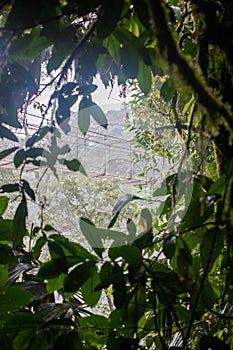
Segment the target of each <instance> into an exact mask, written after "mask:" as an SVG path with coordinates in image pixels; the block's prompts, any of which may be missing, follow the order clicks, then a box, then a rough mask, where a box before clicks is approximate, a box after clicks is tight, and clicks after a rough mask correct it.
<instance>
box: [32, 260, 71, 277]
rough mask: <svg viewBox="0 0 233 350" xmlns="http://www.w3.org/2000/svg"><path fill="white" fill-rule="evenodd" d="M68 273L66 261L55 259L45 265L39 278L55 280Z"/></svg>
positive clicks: (39, 273)
mask: <svg viewBox="0 0 233 350" xmlns="http://www.w3.org/2000/svg"><path fill="white" fill-rule="evenodd" d="M65 272H67V264H66V260H65V259H63V258H61V259H54V260H50V261H48V262H45V263H43V264H42V265H41V266H40V269H39V271H38V277H39V278H43V279H50V278H55V277H58V276H59V275H61V274H62V273H65Z"/></svg>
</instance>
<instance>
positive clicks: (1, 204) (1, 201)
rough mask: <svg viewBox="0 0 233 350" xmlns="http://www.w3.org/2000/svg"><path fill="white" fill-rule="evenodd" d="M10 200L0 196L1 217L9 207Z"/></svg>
mask: <svg viewBox="0 0 233 350" xmlns="http://www.w3.org/2000/svg"><path fill="white" fill-rule="evenodd" d="M8 202H9V198H8V197H6V196H0V216H2V215H3V214H4V213H5V211H6V209H7V206H8Z"/></svg>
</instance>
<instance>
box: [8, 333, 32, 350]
mask: <svg viewBox="0 0 233 350" xmlns="http://www.w3.org/2000/svg"><path fill="white" fill-rule="evenodd" d="M34 337H35V329H26V330H25V331H22V332H20V333H18V334H17V335H16V337H15V339H14V342H13V346H14V350H26V349H28V345H29V343H30V341H31V340H32V339H33V338H34Z"/></svg>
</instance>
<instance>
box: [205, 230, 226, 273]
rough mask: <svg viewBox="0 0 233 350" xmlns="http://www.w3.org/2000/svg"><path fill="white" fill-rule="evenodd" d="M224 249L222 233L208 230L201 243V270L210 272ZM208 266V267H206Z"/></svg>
mask: <svg viewBox="0 0 233 350" xmlns="http://www.w3.org/2000/svg"><path fill="white" fill-rule="evenodd" d="M223 247H224V233H223V231H222V230H221V229H220V228H218V230H216V228H213V229H211V230H208V231H207V232H206V233H205V235H204V238H203V240H202V243H201V247H200V256H201V262H202V266H203V269H204V270H206V269H207V267H208V270H209V271H210V270H211V268H212V266H213V264H214V262H215V260H216V259H217V258H218V256H219V255H220V253H221V251H222V249H223ZM207 264H208V266H207Z"/></svg>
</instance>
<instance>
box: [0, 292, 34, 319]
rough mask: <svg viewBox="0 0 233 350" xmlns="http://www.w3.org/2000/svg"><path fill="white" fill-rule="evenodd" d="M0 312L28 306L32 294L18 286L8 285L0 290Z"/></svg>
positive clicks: (5, 312)
mask: <svg viewBox="0 0 233 350" xmlns="http://www.w3.org/2000/svg"><path fill="white" fill-rule="evenodd" d="M0 296H1V297H0V314H7V313H8V312H13V311H17V310H20V309H22V307H24V306H27V305H28V304H29V302H30V300H31V299H32V294H31V293H29V292H27V291H24V290H22V289H20V288H17V287H7V288H4V289H2V290H1V291H0Z"/></svg>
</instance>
